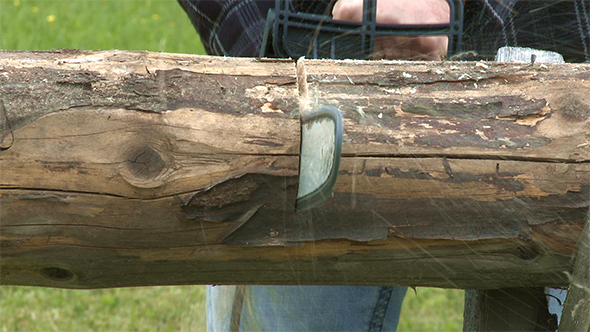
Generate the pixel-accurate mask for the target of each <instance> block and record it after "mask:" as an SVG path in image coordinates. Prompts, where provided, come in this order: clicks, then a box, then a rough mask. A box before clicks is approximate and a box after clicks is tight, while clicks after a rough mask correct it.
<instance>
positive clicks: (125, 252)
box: [0, 50, 590, 289]
mask: <svg viewBox="0 0 590 332" xmlns="http://www.w3.org/2000/svg"><path fill="white" fill-rule="evenodd" d="M299 69H300V70H299V71H297V70H296V68H295V65H294V63H293V62H291V61H286V60H257V59H244V58H242V59H238V58H220V57H206V56H191V55H174V54H161V53H147V52H121V51H106V52H82V51H69V50H64V51H57V52H40V53H34V52H0V130H1V134H2V137H3V138H2V142H0V143H1V147H2V151H1V152H0V169H1V172H2V176H1V180H0V181H1V182H0V185H1V187H0V204H1V210H0V218H1V235H0V240H1V249H2V251H1V271H2V272H1V273H2V276H1V277H2V278H1V282H2V284H18V285H40V286H52V287H67V288H100V287H117V286H140V285H168V284H203V283H215V284H254V283H261V284H347V285H409V286H435V287H455V288H467V289H489V288H506V287H542V286H565V285H567V283H568V279H567V276H566V274H565V273H564V272H571V271H572V262H571V260H570V258H571V256H572V254H573V253H574V252H575V250H576V245H577V241H578V238H579V235H580V232H581V230H582V227H583V223H584V217H585V214H586V211H587V209H588V206H589V204H590V203H589V200H588V197H589V195H590V182H589V179H590V177H589V174H590V65H588V64H577V65H571V64H569V65H567V64H560V65H558V64H550V65H549V64H547V65H540V64H535V65H529V64H498V63H455V62H398V61H395V62H386V61H384V62H364V61H311V60H305V61H303V62H301V66H300V68H299ZM298 72H299V74H298ZM303 72H306V73H307V76H305V75H303ZM298 75H299V77H298ZM298 78H299V80H298ZM298 81H299V83H298ZM298 84H299V87H300V88H301V87H302V84H303V85H307V88H308V89H307V91H308V92H307V94H302V95H301V96H299V93H298V89H297V86H298ZM300 90H301V89H300ZM321 104H334V105H336V106H337V107H338V108H339V109H340V111H341V112H342V114H343V117H344V140H343V149H342V160H341V164H340V173H339V176H338V179H337V182H336V184H335V187H334V196H333V197H332V198H331V199H329V200H327V201H326V202H325V203H324V204H323V205H321V206H319V207H317V208H313V209H311V210H309V211H304V212H295V209H294V204H295V199H296V191H297V182H298V168H299V146H300V124H299V107H300V105H301V106H302V107H303V106H304V105H310V106H311V107H314V106H317V105H321Z"/></svg>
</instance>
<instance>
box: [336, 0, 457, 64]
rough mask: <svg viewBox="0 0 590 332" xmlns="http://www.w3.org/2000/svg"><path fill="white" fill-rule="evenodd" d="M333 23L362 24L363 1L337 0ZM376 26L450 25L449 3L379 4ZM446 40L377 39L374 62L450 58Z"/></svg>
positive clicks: (404, 0)
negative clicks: (381, 60) (336, 21)
mask: <svg viewBox="0 0 590 332" xmlns="http://www.w3.org/2000/svg"><path fill="white" fill-rule="evenodd" d="M332 16H333V18H334V20H338V21H349V22H362V18H363V0H338V1H337V2H336V4H335V5H334V8H333V10H332ZM376 18H377V23H382V24H414V25H416V24H447V23H449V21H450V9H449V4H448V2H447V1H446V0H377V17H376ZM448 43H449V41H448V37H447V36H425V37H388V36H377V37H376V38H375V44H374V45H373V51H374V52H373V59H408V60H440V59H442V58H444V57H445V56H446V55H447V48H448Z"/></svg>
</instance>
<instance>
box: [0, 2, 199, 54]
mask: <svg viewBox="0 0 590 332" xmlns="http://www.w3.org/2000/svg"><path fill="white" fill-rule="evenodd" d="M60 48H72V49H88V50H100V49H103V50H108V49H122V50H148V51H157V52H172V53H197V54H203V53H204V50H203V46H202V44H201V42H200V39H199V38H198V35H197V34H196V32H195V29H194V28H193V26H192V25H191V23H190V21H189V19H188V17H187V15H186V14H185V12H184V11H183V10H182V8H181V7H180V5H179V4H178V3H177V2H176V0H125V1H116V0H75V1H68V0H61V1H54V0H45V1H43V0H41V1H39V0H0V49H4V50H48V49H60Z"/></svg>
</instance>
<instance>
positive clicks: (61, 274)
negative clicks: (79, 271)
mask: <svg viewBox="0 0 590 332" xmlns="http://www.w3.org/2000/svg"><path fill="white" fill-rule="evenodd" d="M41 275H42V276H43V277H45V278H47V279H50V280H53V281H60V282H66V281H72V280H74V279H75V278H76V274H75V273H73V272H71V271H68V270H66V269H62V268H60V267H45V268H42V269H41Z"/></svg>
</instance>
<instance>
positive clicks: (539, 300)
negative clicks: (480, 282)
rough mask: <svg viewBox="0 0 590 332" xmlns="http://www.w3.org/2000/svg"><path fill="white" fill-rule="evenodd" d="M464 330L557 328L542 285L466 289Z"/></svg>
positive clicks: (553, 329) (542, 329) (546, 329)
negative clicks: (549, 310) (535, 286)
mask: <svg viewBox="0 0 590 332" xmlns="http://www.w3.org/2000/svg"><path fill="white" fill-rule="evenodd" d="M463 316H464V318H463V331H478V332H479V331H547V332H549V331H555V330H556V329H557V319H556V318H555V317H553V316H552V315H551V314H549V312H548V310H547V298H546V295H545V289H544V288H543V287H537V288H503V289H490V290H477V291H475V290H467V291H465V311H464V312H463Z"/></svg>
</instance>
